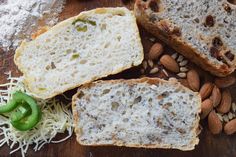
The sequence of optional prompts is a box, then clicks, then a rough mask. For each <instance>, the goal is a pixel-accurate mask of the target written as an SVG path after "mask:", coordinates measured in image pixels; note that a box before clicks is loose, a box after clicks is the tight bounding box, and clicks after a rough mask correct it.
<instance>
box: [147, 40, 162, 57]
mask: <svg viewBox="0 0 236 157" xmlns="http://www.w3.org/2000/svg"><path fill="white" fill-rule="evenodd" d="M162 53H163V46H162V45H161V44H160V43H155V44H154V45H152V47H151V49H150V51H149V53H148V57H149V59H151V60H157V59H158V58H159V57H160V56H161V54H162Z"/></svg>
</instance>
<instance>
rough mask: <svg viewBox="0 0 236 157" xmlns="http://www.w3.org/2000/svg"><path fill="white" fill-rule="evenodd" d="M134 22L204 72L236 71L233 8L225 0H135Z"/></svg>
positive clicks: (235, 33)
mask: <svg viewBox="0 0 236 157" xmlns="http://www.w3.org/2000/svg"><path fill="white" fill-rule="evenodd" d="M135 15H136V17H137V20H138V22H139V23H140V24H141V25H142V26H143V27H144V28H146V29H147V31H150V32H151V33H153V34H154V35H155V36H157V37H158V38H160V39H161V40H163V41H164V42H166V43H167V44H168V45H170V46H172V47H173V48H174V49H175V50H177V51H178V52H179V53H181V54H183V55H184V56H185V57H187V58H189V60H191V61H193V62H194V63H196V64H197V65H200V66H201V67H202V68H203V69H204V70H207V71H209V72H211V73H212V74H214V75H217V76H226V75H229V74H230V73H232V72H233V71H234V70H235V67H236V57H235V55H236V18H235V17H236V5H234V4H231V3H229V2H228V1H227V0H198V1H196V0H136V3H135Z"/></svg>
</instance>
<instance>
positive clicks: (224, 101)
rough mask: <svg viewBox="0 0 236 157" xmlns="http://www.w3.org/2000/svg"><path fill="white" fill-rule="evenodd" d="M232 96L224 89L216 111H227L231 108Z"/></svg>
mask: <svg viewBox="0 0 236 157" xmlns="http://www.w3.org/2000/svg"><path fill="white" fill-rule="evenodd" d="M231 103H232V97H231V94H230V91H229V90H228V89H225V90H224V91H223V92H222V96H221V102H220V105H219V106H218V107H217V111H218V112H220V113H227V112H229V110H230V108H231Z"/></svg>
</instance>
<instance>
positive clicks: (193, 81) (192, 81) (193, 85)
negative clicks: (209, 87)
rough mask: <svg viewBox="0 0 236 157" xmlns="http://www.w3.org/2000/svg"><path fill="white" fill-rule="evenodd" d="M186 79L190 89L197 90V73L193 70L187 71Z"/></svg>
mask: <svg viewBox="0 0 236 157" xmlns="http://www.w3.org/2000/svg"><path fill="white" fill-rule="evenodd" d="M187 80H188V84H189V86H190V89H192V90H193V91H195V92H197V91H199V88H200V78H199V75H198V73H197V72H196V71H195V70H190V71H189V72H188V73H187Z"/></svg>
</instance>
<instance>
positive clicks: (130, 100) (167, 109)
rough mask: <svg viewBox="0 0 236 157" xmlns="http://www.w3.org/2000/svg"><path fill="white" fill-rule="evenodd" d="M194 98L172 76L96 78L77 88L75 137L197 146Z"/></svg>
mask: <svg viewBox="0 0 236 157" xmlns="http://www.w3.org/2000/svg"><path fill="white" fill-rule="evenodd" d="M200 105H201V98H200V96H199V95H198V94H197V93H195V92H193V91H191V90H189V89H188V88H185V87H184V86H182V85H181V84H180V83H178V82H177V81H174V80H170V81H165V80H161V79H157V78H155V79H154V78H153V79H151V78H142V79H133V80H113V81H97V82H93V83H90V84H86V85H83V86H81V87H79V89H78V92H77V94H75V95H74V96H73V100H72V109H73V116H74V125H75V132H76V136H77V141H78V142H79V143H80V144H82V145H90V146H91V145H96V146H100V145H116V146H126V147H144V148H174V149H180V150H192V149H194V146H195V145H196V144H198V141H199V139H198V137H197V135H198V133H199V130H198V129H199V112H200Z"/></svg>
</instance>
